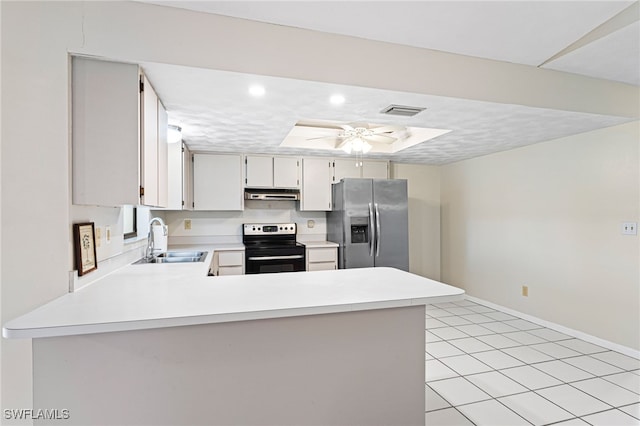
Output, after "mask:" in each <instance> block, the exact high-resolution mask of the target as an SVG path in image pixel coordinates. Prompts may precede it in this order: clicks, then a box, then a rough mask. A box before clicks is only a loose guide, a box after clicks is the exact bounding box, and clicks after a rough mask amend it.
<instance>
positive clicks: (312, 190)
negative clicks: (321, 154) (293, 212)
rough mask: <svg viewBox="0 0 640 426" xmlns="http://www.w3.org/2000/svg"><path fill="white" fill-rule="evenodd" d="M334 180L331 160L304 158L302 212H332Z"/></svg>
mask: <svg viewBox="0 0 640 426" xmlns="http://www.w3.org/2000/svg"><path fill="white" fill-rule="evenodd" d="M332 178H333V168H332V161H331V159H330V158H303V159H302V194H301V197H302V198H301V200H300V210H302V211H305V210H306V211H330V210H331V180H332Z"/></svg>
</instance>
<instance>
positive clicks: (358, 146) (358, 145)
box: [352, 138, 366, 152]
mask: <svg viewBox="0 0 640 426" xmlns="http://www.w3.org/2000/svg"><path fill="white" fill-rule="evenodd" d="M365 144H366V142H365V141H363V140H362V139H360V138H354V139H353V142H352V146H353V150H354V151H356V152H360V151H362V150H363V148H364V145H365Z"/></svg>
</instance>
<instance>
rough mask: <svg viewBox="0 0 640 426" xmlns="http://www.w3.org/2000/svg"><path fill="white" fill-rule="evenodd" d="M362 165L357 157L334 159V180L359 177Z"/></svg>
mask: <svg viewBox="0 0 640 426" xmlns="http://www.w3.org/2000/svg"><path fill="white" fill-rule="evenodd" d="M359 177H361V176H360V167H358V166H356V160H355V159H346V158H341V159H336V160H334V161H333V182H340V179H342V178H359Z"/></svg>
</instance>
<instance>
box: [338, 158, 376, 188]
mask: <svg viewBox="0 0 640 426" xmlns="http://www.w3.org/2000/svg"><path fill="white" fill-rule="evenodd" d="M388 177H389V162H388V161H378V160H363V161H362V165H359V162H356V160H355V159H350V158H349V159H344V158H340V159H338V158H336V159H335V161H334V166H333V182H334V183H336V182H340V180H341V179H343V178H369V179H387V178H388Z"/></svg>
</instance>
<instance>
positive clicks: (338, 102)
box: [329, 95, 345, 105]
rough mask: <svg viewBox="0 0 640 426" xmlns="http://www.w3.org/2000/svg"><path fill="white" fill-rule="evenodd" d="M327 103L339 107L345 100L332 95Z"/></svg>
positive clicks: (340, 96) (342, 97) (339, 96)
mask: <svg viewBox="0 0 640 426" xmlns="http://www.w3.org/2000/svg"><path fill="white" fill-rule="evenodd" d="M329 101H330V102H331V103H332V104H334V105H341V104H343V103H344V101H345V99H344V96H342V95H332V96H331V98H329Z"/></svg>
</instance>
